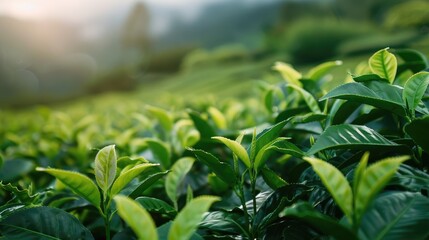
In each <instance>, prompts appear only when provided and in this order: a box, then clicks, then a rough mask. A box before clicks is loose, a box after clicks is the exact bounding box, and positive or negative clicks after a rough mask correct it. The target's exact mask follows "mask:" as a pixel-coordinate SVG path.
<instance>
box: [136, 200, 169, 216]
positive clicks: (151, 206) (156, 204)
mask: <svg viewBox="0 0 429 240" xmlns="http://www.w3.org/2000/svg"><path fill="white" fill-rule="evenodd" d="M136 202H138V203H140V205H142V206H143V208H144V209H146V210H147V211H149V212H155V213H158V214H167V215H169V216H170V217H171V218H174V217H175V216H176V215H177V211H176V209H174V208H173V207H172V206H171V205H170V204H168V203H166V202H164V201H163V200H161V199H157V198H151V197H139V198H136Z"/></svg>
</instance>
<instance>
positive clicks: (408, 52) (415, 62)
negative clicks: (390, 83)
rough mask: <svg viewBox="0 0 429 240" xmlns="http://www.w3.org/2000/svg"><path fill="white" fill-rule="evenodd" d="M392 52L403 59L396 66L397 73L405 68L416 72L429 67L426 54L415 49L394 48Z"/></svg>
mask: <svg viewBox="0 0 429 240" xmlns="http://www.w3.org/2000/svg"><path fill="white" fill-rule="evenodd" d="M394 53H395V54H396V55H398V56H399V57H400V58H402V60H404V63H402V64H400V65H399V66H398V74H400V73H402V72H404V71H405V70H407V69H410V70H411V71H412V72H413V73H418V72H420V71H422V70H424V69H426V68H428V67H429V64H428V60H427V58H426V56H425V55H423V54H422V53H420V52H418V51H416V50H413V49H395V51H394Z"/></svg>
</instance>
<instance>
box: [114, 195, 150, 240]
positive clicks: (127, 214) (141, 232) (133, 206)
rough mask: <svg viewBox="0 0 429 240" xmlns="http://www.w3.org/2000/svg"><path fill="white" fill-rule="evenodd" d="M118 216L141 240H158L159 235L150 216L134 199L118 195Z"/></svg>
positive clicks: (116, 199) (116, 198) (116, 200)
mask: <svg viewBox="0 0 429 240" xmlns="http://www.w3.org/2000/svg"><path fill="white" fill-rule="evenodd" d="M114 200H115V202H116V207H117V209H118V214H119V216H121V218H122V219H124V221H125V222H126V223H127V224H128V225H129V226H130V227H131V229H132V230H133V231H134V233H135V234H136V235H137V237H138V239H139V240H157V239H158V233H157V231H156V226H155V223H154V222H153V220H152V218H151V216H150V214H149V213H148V212H147V211H146V210H145V209H144V208H142V207H141V206H140V205H139V204H138V203H137V202H135V201H133V200H132V199H130V198H128V197H125V196H121V195H118V196H116V197H115V198H114Z"/></svg>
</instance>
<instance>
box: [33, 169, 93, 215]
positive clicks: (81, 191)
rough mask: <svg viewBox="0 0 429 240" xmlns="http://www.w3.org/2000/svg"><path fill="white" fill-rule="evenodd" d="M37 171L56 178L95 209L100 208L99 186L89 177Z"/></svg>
mask: <svg viewBox="0 0 429 240" xmlns="http://www.w3.org/2000/svg"><path fill="white" fill-rule="evenodd" d="M36 170H37V171H40V172H47V173H49V174H51V175H52V176H54V177H56V178H57V179H58V180H60V181H61V182H62V183H64V184H65V185H66V186H67V187H69V188H70V189H71V190H73V191H74V192H75V193H76V194H78V195H79V196H81V197H83V198H84V199H86V200H87V201H88V202H90V203H91V204H93V205H94V206H95V207H97V208H100V203H101V197H100V192H99V191H98V188H97V185H95V183H94V182H93V181H92V180H91V179H90V178H89V177H87V176H85V175H83V174H80V173H77V172H71V171H66V170H61V169H54V168H36Z"/></svg>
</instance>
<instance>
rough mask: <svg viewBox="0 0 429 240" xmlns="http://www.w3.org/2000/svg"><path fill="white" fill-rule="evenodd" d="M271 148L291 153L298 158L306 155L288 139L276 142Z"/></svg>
mask: <svg viewBox="0 0 429 240" xmlns="http://www.w3.org/2000/svg"><path fill="white" fill-rule="evenodd" d="M270 149H271V150H274V151H277V152H281V153H284V154H289V155H292V156H294V157H297V158H300V157H302V156H304V155H305V153H304V152H303V151H302V150H301V149H300V148H299V147H297V146H296V145H295V144H293V143H291V142H288V141H281V142H276V143H275V144H274V145H272V146H271V147H270Z"/></svg>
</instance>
